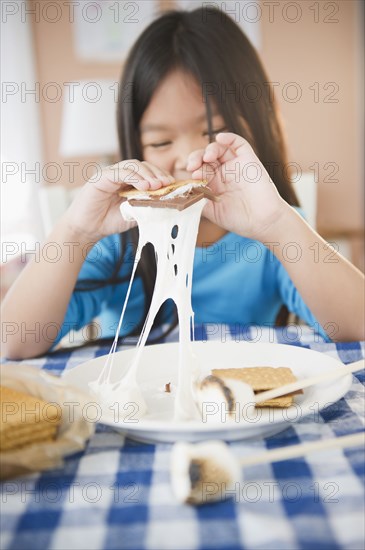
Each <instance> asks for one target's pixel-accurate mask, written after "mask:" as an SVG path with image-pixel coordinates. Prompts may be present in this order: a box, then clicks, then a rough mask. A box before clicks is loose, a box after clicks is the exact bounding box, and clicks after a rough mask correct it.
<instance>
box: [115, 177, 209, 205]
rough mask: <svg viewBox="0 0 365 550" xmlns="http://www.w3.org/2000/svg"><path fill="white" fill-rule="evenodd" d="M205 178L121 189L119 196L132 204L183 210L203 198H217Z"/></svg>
mask: <svg viewBox="0 0 365 550" xmlns="http://www.w3.org/2000/svg"><path fill="white" fill-rule="evenodd" d="M207 185H208V182H207V181H206V180H192V179H188V180H182V181H177V182H175V183H171V184H170V185H166V186H165V187H160V189H153V190H147V191H140V190H139V189H130V190H128V191H121V192H120V193H119V196H120V197H122V198H124V199H126V200H128V202H129V203H130V204H131V205H132V206H152V207H153V208H174V209H176V210H185V208H188V207H189V206H191V205H192V204H194V203H196V202H198V201H199V200H201V199H203V198H208V199H210V200H213V201H217V200H219V198H218V197H217V196H216V195H214V193H212V191H211V190H210V189H209V188H208V187H207Z"/></svg>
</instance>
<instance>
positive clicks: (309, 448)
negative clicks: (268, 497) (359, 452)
mask: <svg viewBox="0 0 365 550" xmlns="http://www.w3.org/2000/svg"><path fill="white" fill-rule="evenodd" d="M364 444H365V434H364V432H362V433H357V434H351V435H344V436H342V437H333V438H331V439H324V440H321V441H314V442H311V443H300V444H299V445H292V446H290V447H284V448H283V447H281V448H280V449H272V450H270V451H265V452H263V453H259V454H255V455H252V456H247V457H245V458H240V459H239V462H240V464H241V466H253V465H254V464H264V463H266V462H279V461H280V460H288V459H290V458H296V457H298V456H305V455H307V454H309V453H313V452H317V451H325V450H327V449H345V448H348V447H357V446H360V445H362V446H364Z"/></svg>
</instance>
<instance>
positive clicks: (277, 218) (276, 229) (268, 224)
mask: <svg viewBox="0 0 365 550" xmlns="http://www.w3.org/2000/svg"><path fill="white" fill-rule="evenodd" d="M292 211H293V209H292V207H291V206H290V205H289V204H288V203H287V202H286V201H284V200H283V199H281V200H280V203H279V205H278V208H277V209H276V210H275V212H273V213H272V214H271V216H270V219H268V218H267V219H265V220H263V221H262V222H261V223H260V227H259V229H258V230H257V231H255V234H254V235H253V237H252V238H253V239H255V240H257V241H260V242H262V243H264V244H265V243H266V242H271V241H278V240H279V241H281V240H282V239H283V237H285V236H287V234H288V229H287V224H288V222H289V219H290V215H291V213H292Z"/></svg>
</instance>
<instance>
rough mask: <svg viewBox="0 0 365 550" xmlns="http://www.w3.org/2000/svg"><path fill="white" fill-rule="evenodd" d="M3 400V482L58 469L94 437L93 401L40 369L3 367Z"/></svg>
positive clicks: (0, 419) (0, 471) (0, 443)
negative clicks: (89, 408)
mask: <svg viewBox="0 0 365 550" xmlns="http://www.w3.org/2000/svg"><path fill="white" fill-rule="evenodd" d="M0 397H1V412H0V478H1V479H7V478H11V477H15V476H19V475H25V474H29V473H31V472H34V471H41V470H48V469H51V468H58V467H60V466H62V464H63V457H65V456H67V455H71V454H73V453H75V452H77V451H80V450H81V449H83V448H84V446H85V444H86V441H87V440H88V439H89V438H90V437H91V435H92V434H93V433H94V423H93V421H91V420H89V419H88V418H87V415H86V414H84V412H85V410H87V404H88V402H89V401H90V397H88V396H87V395H86V394H83V393H82V392H81V391H79V390H78V389H76V388H72V387H70V386H68V385H67V384H65V383H64V382H63V380H62V379H61V378H59V377H57V376H53V375H51V374H48V373H47V372H45V371H42V370H40V369H38V368H35V367H32V366H28V365H23V364H19V363H6V364H4V365H1V366H0Z"/></svg>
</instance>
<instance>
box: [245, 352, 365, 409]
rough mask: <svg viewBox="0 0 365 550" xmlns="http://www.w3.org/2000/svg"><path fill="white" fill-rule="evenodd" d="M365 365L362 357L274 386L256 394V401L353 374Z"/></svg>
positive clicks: (259, 401)
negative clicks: (314, 374) (346, 363)
mask: <svg viewBox="0 0 365 550" xmlns="http://www.w3.org/2000/svg"><path fill="white" fill-rule="evenodd" d="M364 366H365V360H364V359H360V361H356V362H355V363H350V364H349V365H346V366H344V367H340V368H338V369H334V370H331V371H327V372H324V373H322V374H318V375H316V376H310V377H309V378H304V380H297V381H296V382H291V383H290V384H285V386H280V388H274V389H273V390H268V391H264V392H261V393H258V394H257V395H255V402H256V403H262V402H264V401H268V400H269V399H274V398H275V397H280V396H281V395H286V394H288V393H292V392H294V391H298V390H302V389H303V388H308V387H309V386H314V385H315V384H321V383H322V382H326V381H327V380H335V379H336V378H342V376H345V375H346V374H351V373H353V372H356V371H358V370H361V369H363V368H364Z"/></svg>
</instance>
